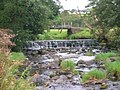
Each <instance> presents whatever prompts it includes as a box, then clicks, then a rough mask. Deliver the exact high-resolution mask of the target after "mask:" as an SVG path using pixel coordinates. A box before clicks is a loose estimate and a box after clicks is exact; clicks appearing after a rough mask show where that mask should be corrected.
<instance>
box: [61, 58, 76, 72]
mask: <svg viewBox="0 0 120 90" xmlns="http://www.w3.org/2000/svg"><path fill="white" fill-rule="evenodd" d="M60 67H61V69H62V70H64V71H73V70H74V69H75V68H74V67H75V64H74V62H73V61H71V60H63V61H62V62H61V64H60Z"/></svg>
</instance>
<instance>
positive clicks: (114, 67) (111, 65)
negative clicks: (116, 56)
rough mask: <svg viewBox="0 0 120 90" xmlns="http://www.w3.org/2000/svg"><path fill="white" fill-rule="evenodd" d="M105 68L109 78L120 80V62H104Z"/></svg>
mask: <svg viewBox="0 0 120 90" xmlns="http://www.w3.org/2000/svg"><path fill="white" fill-rule="evenodd" d="M105 68H106V70H107V73H108V74H109V75H110V77H115V78H117V79H118V80H120V61H119V60H117V61H114V62H106V64H105Z"/></svg>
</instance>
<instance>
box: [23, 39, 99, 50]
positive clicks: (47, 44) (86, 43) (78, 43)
mask: <svg viewBox="0 0 120 90" xmlns="http://www.w3.org/2000/svg"><path fill="white" fill-rule="evenodd" d="M94 46H98V42H97V40H95V39H76V40H39V41H27V42H26V45H25V46H24V49H27V50H40V49H63V48H68V49H69V48H81V47H94Z"/></svg>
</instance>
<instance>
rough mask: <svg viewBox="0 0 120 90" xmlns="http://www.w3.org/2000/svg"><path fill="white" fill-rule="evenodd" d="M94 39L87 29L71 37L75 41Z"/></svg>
mask: <svg viewBox="0 0 120 90" xmlns="http://www.w3.org/2000/svg"><path fill="white" fill-rule="evenodd" d="M92 37H93V35H92V34H91V33H90V31H89V30H87V29H83V30H82V31H80V32H78V33H75V34H72V35H70V36H69V38H70V39H74V38H92Z"/></svg>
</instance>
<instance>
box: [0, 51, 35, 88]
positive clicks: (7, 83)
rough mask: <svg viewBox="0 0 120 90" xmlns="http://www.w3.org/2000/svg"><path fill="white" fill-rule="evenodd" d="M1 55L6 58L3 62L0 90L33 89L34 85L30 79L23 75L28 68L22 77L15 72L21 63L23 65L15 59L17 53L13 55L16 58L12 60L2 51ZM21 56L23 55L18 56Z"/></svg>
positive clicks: (3, 58)
mask: <svg viewBox="0 0 120 90" xmlns="http://www.w3.org/2000/svg"><path fill="white" fill-rule="evenodd" d="M0 56H2V60H4V61H3V63H2V64H4V66H3V68H4V71H3V72H2V75H1V76H0V78H1V79H0V90H33V89H34V86H32V85H30V83H29V80H27V79H24V78H23V77H22V76H23V74H24V72H25V71H26V70H25V71H24V72H23V73H22V74H21V77H18V76H17V75H16V74H15V72H16V71H17V69H18V67H19V65H21V61H19V60H18V61H17V60H16V61H14V60H15V59H16V55H15V57H14V55H13V58H15V59H14V60H12V61H11V60H10V59H9V56H5V55H4V54H1V53H0ZM19 57H21V56H18V58H19Z"/></svg>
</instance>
